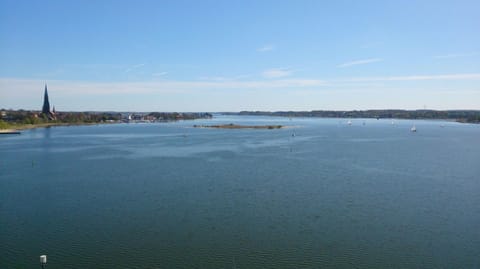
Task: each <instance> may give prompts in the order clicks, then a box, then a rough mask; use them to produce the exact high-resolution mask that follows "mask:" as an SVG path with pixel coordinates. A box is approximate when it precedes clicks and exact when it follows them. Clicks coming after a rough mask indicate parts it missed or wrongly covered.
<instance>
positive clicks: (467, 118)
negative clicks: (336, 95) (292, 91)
mask: <svg viewBox="0 0 480 269" xmlns="http://www.w3.org/2000/svg"><path fill="white" fill-rule="evenodd" d="M224 114H227V115H252V116H279V117H319V118H377V119H442V120H452V121H457V122H464V123H480V110H427V109H422V110H393V109H390V110H352V111H333V110H312V111H276V112H268V111H241V112H237V113H224Z"/></svg>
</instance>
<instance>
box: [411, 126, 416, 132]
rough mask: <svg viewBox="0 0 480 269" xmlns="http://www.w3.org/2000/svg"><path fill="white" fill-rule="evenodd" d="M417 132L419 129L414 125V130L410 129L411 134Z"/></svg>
mask: <svg viewBox="0 0 480 269" xmlns="http://www.w3.org/2000/svg"><path fill="white" fill-rule="evenodd" d="M416 131H417V127H415V125H413V126H412V128H410V132H412V133H415V132H416Z"/></svg>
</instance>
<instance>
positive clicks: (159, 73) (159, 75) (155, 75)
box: [152, 72, 168, 77]
mask: <svg viewBox="0 0 480 269" xmlns="http://www.w3.org/2000/svg"><path fill="white" fill-rule="evenodd" d="M166 74H168V72H158V73H153V74H152V76H153V77H163V76H165V75H166Z"/></svg>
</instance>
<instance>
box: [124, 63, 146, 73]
mask: <svg viewBox="0 0 480 269" xmlns="http://www.w3.org/2000/svg"><path fill="white" fill-rule="evenodd" d="M144 65H145V64H136V65H132V66H131V67H129V68H127V69H125V73H129V72H131V71H133V70H135V69H138V68H140V67H143V66H144Z"/></svg>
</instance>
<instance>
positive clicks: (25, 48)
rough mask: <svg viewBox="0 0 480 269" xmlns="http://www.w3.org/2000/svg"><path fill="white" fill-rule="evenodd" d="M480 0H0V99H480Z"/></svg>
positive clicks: (299, 103) (279, 105)
mask: <svg viewBox="0 0 480 269" xmlns="http://www.w3.org/2000/svg"><path fill="white" fill-rule="evenodd" d="M479 12H480V2H479V1H476V0H470V1H467V0H458V1H413V0H412V1H354V0H351V1H267V0H265V1H258V0H257V1H88V0H85V1H48V0H47V1H21V0H16V1H5V0H0V108H14V109H18V108H24V109H40V108H41V102H42V101H41V98H42V95H43V87H44V83H45V82H47V83H48V86H49V93H50V98H51V103H52V104H54V105H55V106H56V108H57V110H134V111H240V110H312V109H335V110H340V109H382V108H403V109H421V108H424V107H426V108H431V109H480V101H479V100H480V16H479V15H478V14H479Z"/></svg>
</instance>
